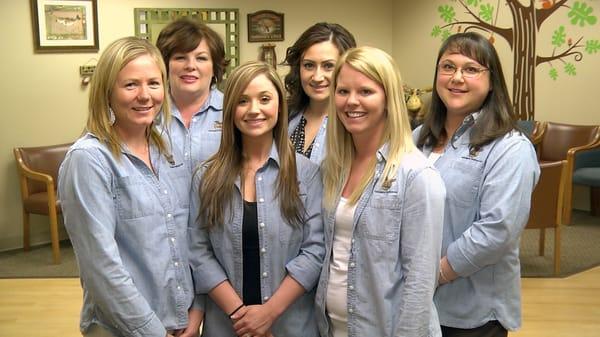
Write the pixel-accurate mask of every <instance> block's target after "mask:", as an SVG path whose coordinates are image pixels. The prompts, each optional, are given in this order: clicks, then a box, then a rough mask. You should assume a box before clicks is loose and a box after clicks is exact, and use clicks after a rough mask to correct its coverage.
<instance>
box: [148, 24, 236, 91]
mask: <svg viewBox="0 0 600 337" xmlns="http://www.w3.org/2000/svg"><path fill="white" fill-rule="evenodd" d="M203 40H204V41H206V44H207V45H208V49H209V50H210V57H211V59H212V62H213V74H214V77H213V79H212V81H211V83H210V85H211V86H214V85H217V84H219V83H221V81H222V80H223V74H225V69H226V68H227V65H229V60H228V59H226V58H225V47H224V45H223V40H222V39H221V37H220V36H219V34H218V33H217V32H215V31H214V30H212V29H211V28H210V27H208V26H207V25H205V24H203V23H201V22H199V21H196V20H193V19H190V18H187V17H183V18H179V19H177V20H175V21H173V22H171V23H169V24H168V25H167V26H166V27H165V28H163V29H162V30H161V31H160V34H159V35H158V39H157V40H156V46H157V47H158V49H159V50H160V52H161V54H162V56H163V59H164V62H165V66H166V67H167V73H168V72H169V60H170V59H171V57H172V56H173V54H175V53H189V52H191V51H192V50H194V49H196V48H197V47H198V45H199V44H200V42H202V41H203Z"/></svg>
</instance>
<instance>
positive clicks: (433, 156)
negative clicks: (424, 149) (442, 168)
mask: <svg viewBox="0 0 600 337" xmlns="http://www.w3.org/2000/svg"><path fill="white" fill-rule="evenodd" d="M443 155H444V152H433V151H431V153H430V154H429V157H427V162H428V163H429V164H431V165H433V164H435V162H436V161H437V160H438V159H440V157H441V156H443Z"/></svg>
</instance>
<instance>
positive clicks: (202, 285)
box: [193, 263, 227, 294]
mask: <svg viewBox="0 0 600 337" xmlns="http://www.w3.org/2000/svg"><path fill="white" fill-rule="evenodd" d="M217 264H218V263H217ZM206 270H212V271H213V272H210V273H207V272H206ZM193 277H194V289H195V291H196V294H208V293H209V292H210V291H211V290H212V289H213V288H214V287H216V286H218V285H219V284H220V283H221V282H223V281H225V280H227V275H225V273H223V272H222V269H221V266H220V265H218V266H215V265H213V266H207V267H206V268H202V271H199V270H194V271H193Z"/></svg>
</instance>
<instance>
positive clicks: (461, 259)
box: [446, 242, 481, 277]
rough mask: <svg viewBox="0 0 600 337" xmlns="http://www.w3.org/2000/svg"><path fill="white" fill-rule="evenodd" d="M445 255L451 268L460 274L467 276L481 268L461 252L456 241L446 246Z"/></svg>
mask: <svg viewBox="0 0 600 337" xmlns="http://www.w3.org/2000/svg"><path fill="white" fill-rule="evenodd" d="M446 257H447V258H448V263H450V266H451V267H452V269H453V270H454V271H455V272H456V273H457V274H458V275H460V276H463V277H464V276H468V275H471V274H473V273H475V272H476V271H478V270H479V269H481V268H480V267H479V266H477V265H475V264H473V263H472V262H471V261H470V260H469V257H468V256H466V255H465V254H463V252H462V250H461V249H460V247H459V245H458V243H457V242H454V243H452V244H450V246H448V251H447V253H446Z"/></svg>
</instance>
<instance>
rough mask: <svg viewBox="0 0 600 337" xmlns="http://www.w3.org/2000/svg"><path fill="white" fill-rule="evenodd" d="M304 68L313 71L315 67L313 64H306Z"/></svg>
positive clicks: (303, 65)
mask: <svg viewBox="0 0 600 337" xmlns="http://www.w3.org/2000/svg"><path fill="white" fill-rule="evenodd" d="M302 67H303V68H304V69H306V70H311V69H313V68H314V67H315V65H314V64H313V63H310V62H306V63H304V64H302Z"/></svg>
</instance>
